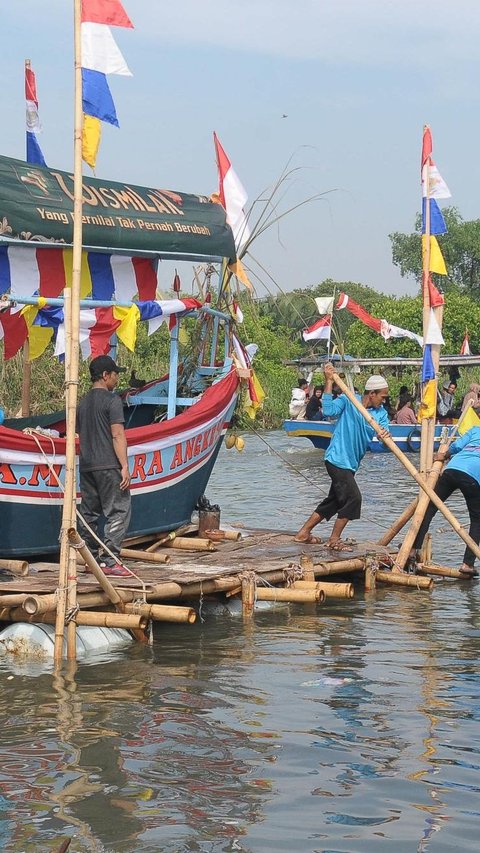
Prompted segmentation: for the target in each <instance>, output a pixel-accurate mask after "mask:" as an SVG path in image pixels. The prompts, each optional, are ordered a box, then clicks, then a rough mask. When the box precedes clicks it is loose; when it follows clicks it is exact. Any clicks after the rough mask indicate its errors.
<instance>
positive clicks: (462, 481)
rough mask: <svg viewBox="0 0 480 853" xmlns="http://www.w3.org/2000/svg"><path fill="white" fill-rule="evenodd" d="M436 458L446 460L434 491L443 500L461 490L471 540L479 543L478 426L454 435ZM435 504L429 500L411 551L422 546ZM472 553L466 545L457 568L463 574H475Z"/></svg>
mask: <svg viewBox="0 0 480 853" xmlns="http://www.w3.org/2000/svg"><path fill="white" fill-rule="evenodd" d="M433 458H434V459H435V461H439V460H441V461H442V462H443V461H444V460H445V459H448V460H449V461H448V463H447V465H446V466H445V470H444V471H443V474H442V475H441V476H440V477H439V480H438V483H437V485H436V486H435V492H436V494H437V495H438V497H439V498H440V499H441V500H442V501H446V500H447V498H449V497H450V495H451V494H452V493H453V492H455V491H457V489H458V490H459V491H460V492H461V493H462V495H463V497H464V498H465V502H466V504H467V509H468V514H469V516H470V530H469V531H468V532H469V534H470V536H471V537H472V539H473V541H474V542H476V543H477V545H478V543H479V542H480V427H472V428H471V429H469V430H468V431H467V432H466V433H465V435H462V437H461V438H457V440H456V441H454V442H453V444H451V445H450V447H449V449H448V450H447V451H446V452H442V453H436V454H435V456H434V457H433ZM436 512H437V507H436V506H435V505H434V504H432V503H429V505H428V507H427V511H426V513H425V518H424V519H423V521H422V524H421V525H420V529H419V531H418V533H417V537H416V539H415V542H414V546H413V547H414V551H415V550H417V549H419V548H421V547H422V545H423V540H424V539H425V535H426V533H427V531H428V528H429V527H430V524H431V521H432V518H433V517H434V515H435V513H436ZM412 556H414V554H412ZM474 565H475V554H474V553H473V551H472V550H471V549H470V548H469V547H468V546H467V548H465V554H464V555H463V565H462V567H461V569H460V571H461V572H463V573H464V574H465V575H467V574H468V575H473V574H477V573H476V571H475V569H474Z"/></svg>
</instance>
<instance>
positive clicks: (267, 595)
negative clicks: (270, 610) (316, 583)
mask: <svg viewBox="0 0 480 853" xmlns="http://www.w3.org/2000/svg"><path fill="white" fill-rule="evenodd" d="M256 596H257V601H282V602H286V603H290V604H295V603H298V604H308V603H314V604H323V603H324V601H325V598H326V596H325V593H324V591H323V589H292V587H289V588H288V589H285V588H284V587H266V586H262V587H257V594H256Z"/></svg>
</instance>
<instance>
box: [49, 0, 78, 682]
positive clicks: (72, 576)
mask: <svg viewBox="0 0 480 853" xmlns="http://www.w3.org/2000/svg"><path fill="white" fill-rule="evenodd" d="M73 5H74V46H75V123H74V183H73V194H74V201H73V262H72V264H73V266H72V286H71V292H70V298H66V300H65V330H66V338H67V349H66V353H65V396H66V420H67V438H66V459H65V493H64V503H63V515H62V529H61V533H60V571H59V584H58V587H59V588H58V603H57V616H56V621H55V650H54V660H55V664H56V665H57V666H58V664H59V662H60V661H61V660H62V657H63V640H64V631H65V614H66V610H67V607H68V609H70V608H73V607H75V605H76V598H77V571H76V552H75V551H74V550H73V549H72V548H71V547H70V546H69V541H68V530H69V528H71V527H76V492H77V487H76V453H75V423H76V414H77V397H78V362H79V345H78V339H79V325H80V277H81V266H82V124H83V111H82V63H81V59H82V57H81V52H82V51H81V19H82V2H81V0H73ZM66 296H67V297H68V294H66ZM67 657H68V659H69V660H75V658H76V636H75V622H73V621H71V622H69V625H68V630H67Z"/></svg>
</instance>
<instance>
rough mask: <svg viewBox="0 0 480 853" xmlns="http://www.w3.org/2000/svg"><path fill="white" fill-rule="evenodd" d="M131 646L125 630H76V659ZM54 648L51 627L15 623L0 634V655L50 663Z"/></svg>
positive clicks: (91, 627) (93, 628)
mask: <svg viewBox="0 0 480 853" xmlns="http://www.w3.org/2000/svg"><path fill="white" fill-rule="evenodd" d="M132 642H133V639H132V637H131V635H130V634H129V632H128V631H126V630H125V629H124V628H100V627H93V626H90V625H89V626H85V625H81V626H78V627H77V658H85V657H87V655H88V656H90V655H94V654H98V653H105V652H109V651H113V650H115V649H122V648H125V647H126V646H128V645H130V643H132ZM54 646H55V626H54V625H38V624H33V623H30V622H14V623H12V624H10V625H7V627H6V628H4V629H3V631H0V655H13V656H15V657H16V658H17V659H18V658H24V659H25V658H30V659H31V658H34V659H36V660H49V659H51V658H53V650H54ZM64 651H65V649H64Z"/></svg>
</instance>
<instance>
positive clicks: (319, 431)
mask: <svg viewBox="0 0 480 853" xmlns="http://www.w3.org/2000/svg"><path fill="white" fill-rule="evenodd" d="M283 428H284V430H285V432H286V433H287V435H288V436H290V437H292V438H308V439H309V440H310V441H311V442H312V444H313V446H314V447H317V448H318V449H319V450H326V449H327V447H328V445H329V444H330V439H331V437H332V435H333V430H334V428H335V423H332V422H331V421H326V420H325V421H307V420H291V419H290V420H286V421H284V423H283ZM442 429H443V424H436V426H435V449H437V448H438V446H439V444H440V436H441V432H442ZM389 430H390V434H391V436H392V438H393V440H394V442H395V444H396V445H397V447H398V448H399V449H400V450H402V451H403V452H404V453H419V452H420V435H421V428H420V424H418V425H417V426H415V425H412V424H406V425H405V424H390V426H389ZM368 450H369V451H371V452H372V453H390V451H389V449H388V448H387V447H386V446H385V445H384V443H383V441H380V439H379V438H377V436H374V437H373V439H372V441H371V442H370V444H369V446H368Z"/></svg>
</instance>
